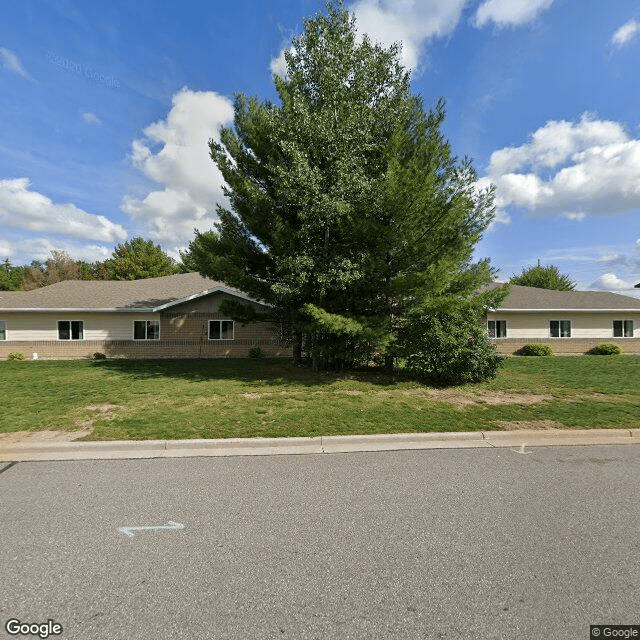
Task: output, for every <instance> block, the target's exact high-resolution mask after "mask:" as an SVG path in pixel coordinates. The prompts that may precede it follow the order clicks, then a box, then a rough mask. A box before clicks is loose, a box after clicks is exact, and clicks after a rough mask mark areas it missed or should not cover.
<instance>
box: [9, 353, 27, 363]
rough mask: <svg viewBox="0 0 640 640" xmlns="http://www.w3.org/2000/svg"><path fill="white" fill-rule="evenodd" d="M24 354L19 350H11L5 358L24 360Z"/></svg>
mask: <svg viewBox="0 0 640 640" xmlns="http://www.w3.org/2000/svg"><path fill="white" fill-rule="evenodd" d="M25 359H26V358H25V355H24V353H21V352H20V351H12V352H11V353H10V354H9V355H8V356H7V360H13V361H18V360H25Z"/></svg>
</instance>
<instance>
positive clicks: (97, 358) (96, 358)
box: [93, 351, 107, 360]
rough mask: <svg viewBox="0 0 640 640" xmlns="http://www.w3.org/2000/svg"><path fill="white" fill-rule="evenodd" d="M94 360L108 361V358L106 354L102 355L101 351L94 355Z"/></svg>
mask: <svg viewBox="0 0 640 640" xmlns="http://www.w3.org/2000/svg"><path fill="white" fill-rule="evenodd" d="M93 359H94V360H106V359H107V356H105V355H104V353H101V352H100V351H96V352H95V353H94V354H93Z"/></svg>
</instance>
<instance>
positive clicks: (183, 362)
mask: <svg viewBox="0 0 640 640" xmlns="http://www.w3.org/2000/svg"><path fill="white" fill-rule="evenodd" d="M92 365H93V366H94V367H96V368H99V369H102V370H104V371H114V372H119V373H122V374H125V375H127V376H128V377H132V378H134V379H136V378H137V379H145V380H148V379H149V378H179V379H181V380H188V381H190V382H193V383H198V382H202V381H211V380H235V381H238V382H247V383H251V382H255V383H259V385H260V386H283V385H284V386H287V385H291V386H306V387H316V386H322V385H326V384H333V383H335V382H338V381H344V380H353V381H358V382H365V383H368V384H375V385H380V386H393V385H395V384H397V383H398V382H399V381H408V380H405V379H399V378H398V376H390V375H388V374H385V373H383V372H382V371H381V370H380V369H374V368H370V369H362V370H356V371H339V372H314V371H313V370H312V369H311V367H310V366H309V367H307V366H295V365H294V364H293V361H292V360H291V359H290V358H256V359H251V358H224V359H222V358H221V359H212V358H206V359H204V358H202V359H195V358H194V359H180V360H174V359H163V360H146V359H145V360H128V359H120V358H114V359H110V360H96V361H93V362H92Z"/></svg>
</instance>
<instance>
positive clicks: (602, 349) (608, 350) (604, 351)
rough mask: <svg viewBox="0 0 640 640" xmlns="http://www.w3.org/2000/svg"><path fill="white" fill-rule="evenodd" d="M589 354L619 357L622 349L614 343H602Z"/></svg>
mask: <svg viewBox="0 0 640 640" xmlns="http://www.w3.org/2000/svg"><path fill="white" fill-rule="evenodd" d="M587 353H588V354H589V355H591V356H618V355H620V354H621V353H622V349H621V348H620V346H619V345H617V344H614V343H613V342H601V343H600V344H597V345H596V346H595V347H593V349H590V350H589V351H587Z"/></svg>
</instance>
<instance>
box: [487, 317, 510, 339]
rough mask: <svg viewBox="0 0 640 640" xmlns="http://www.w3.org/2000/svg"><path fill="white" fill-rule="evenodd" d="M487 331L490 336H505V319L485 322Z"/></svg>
mask: <svg viewBox="0 0 640 640" xmlns="http://www.w3.org/2000/svg"><path fill="white" fill-rule="evenodd" d="M487 331H488V333H489V337H490V338H506V337H507V321H506V320H489V321H488V322H487Z"/></svg>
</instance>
